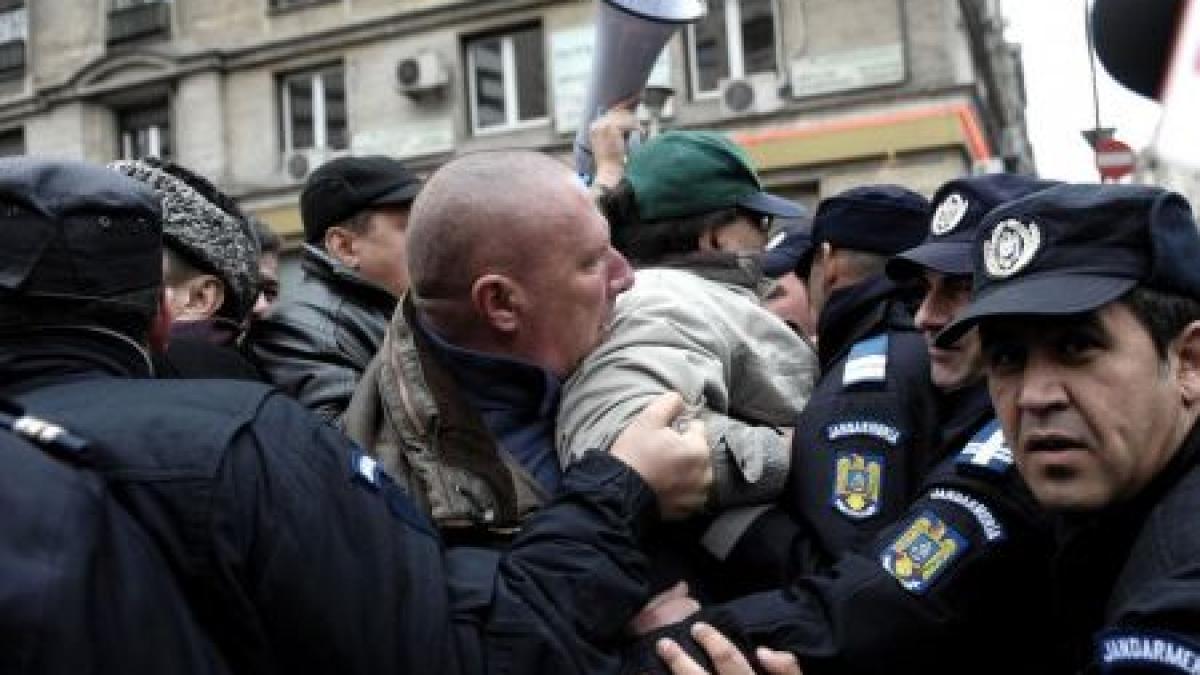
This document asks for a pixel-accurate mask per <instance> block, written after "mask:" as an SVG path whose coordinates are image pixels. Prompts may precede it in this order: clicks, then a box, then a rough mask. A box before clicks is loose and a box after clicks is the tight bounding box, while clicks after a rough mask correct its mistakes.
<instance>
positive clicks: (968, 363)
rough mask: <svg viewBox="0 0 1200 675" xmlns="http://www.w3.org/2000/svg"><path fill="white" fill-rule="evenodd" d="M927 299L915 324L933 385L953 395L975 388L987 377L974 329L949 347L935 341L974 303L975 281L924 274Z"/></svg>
mask: <svg viewBox="0 0 1200 675" xmlns="http://www.w3.org/2000/svg"><path fill="white" fill-rule="evenodd" d="M922 287H923V288H924V295H923V297H922V298H921V305H920V307H918V308H917V313H916V314H915V315H914V317H913V320H914V322H915V323H916V326H917V330H919V331H921V335H923V336H924V337H925V347H926V349H927V350H928V351H929V369H930V375H931V376H932V378H933V384H934V386H936V387H937V388H938V389H940V390H941V391H943V392H950V391H954V390H956V389H961V388H963V387H965V386H968V385H971V384H974V383H975V382H976V381H977V380H978V379H979V378H981V377H983V354H982V352H981V351H980V348H979V333H978V331H976V330H974V329H972V330H971V331H968V332H967V333H966V334H965V335H963V336H962V337H961V338H959V339H958V341H957V342H955V343H954V344H953V345H950V346H949V347H938V346H937V345H935V344H934V341H933V340H934V338H935V337H937V334H938V333H940V332H941V330H942V329H943V328H945V327H946V326H947V325H948V324H949V323H950V322H951V321H953V320H954V317H956V316H958V314H959V313H960V312H962V311H963V309H965V308H966V306H967V305H968V304H969V303H970V302H971V277H969V276H947V275H945V274H942V273H941V272H937V271H935V270H931V269H924V270H923V271H922Z"/></svg>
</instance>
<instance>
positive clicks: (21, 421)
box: [0, 414, 87, 455]
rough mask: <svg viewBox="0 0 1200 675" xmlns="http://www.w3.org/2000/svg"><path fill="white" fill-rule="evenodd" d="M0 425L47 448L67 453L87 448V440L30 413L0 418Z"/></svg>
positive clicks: (75, 453) (76, 452) (72, 453)
mask: <svg viewBox="0 0 1200 675" xmlns="http://www.w3.org/2000/svg"><path fill="white" fill-rule="evenodd" d="M0 427H4V428H7V429H10V430H11V431H13V432H14V433H16V434H17V435H18V436H21V437H22V438H24V439H25V440H27V441H29V442H31V443H33V444H34V445H38V446H41V447H42V448H45V449H47V450H58V451H62V452H65V453H67V454H69V455H78V454H79V453H81V452H83V451H84V450H86V449H87V441H85V440H83V439H82V438H80V437H78V436H76V435H75V434H72V433H71V432H69V431H67V430H66V429H63V428H62V427H60V426H58V425H57V424H54V423H53V422H48V421H46V420H44V419H41V418H38V417H33V416H32V415H22V416H20V417H10V416H9V415H7V414H5V415H3V417H2V418H0Z"/></svg>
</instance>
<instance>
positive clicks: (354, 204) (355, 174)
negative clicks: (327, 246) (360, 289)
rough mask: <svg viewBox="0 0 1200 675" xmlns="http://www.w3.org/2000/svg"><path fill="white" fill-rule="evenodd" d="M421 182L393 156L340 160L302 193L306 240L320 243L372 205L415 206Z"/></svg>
mask: <svg viewBox="0 0 1200 675" xmlns="http://www.w3.org/2000/svg"><path fill="white" fill-rule="evenodd" d="M420 191H421V179H419V178H418V177H417V175H416V174H414V173H413V172H412V171H409V170H408V167H406V166H404V164H402V163H401V162H399V161H397V160H394V159H392V158H390V157H383V156H379V155H374V156H370V157H339V158H338V159H333V160H330V161H328V162H326V163H324V164H322V165H321V166H319V167H317V169H316V170H315V171H313V172H312V174H311V175H310V176H309V177H308V181H307V182H305V184H304V190H303V191H302V192H301V193H300V220H301V222H302V223H303V224H304V238H305V239H306V240H307V241H308V242H309V243H310V244H315V243H319V242H320V241H321V240H323V239H324V238H325V231H326V230H328V229H329V228H330V227H331V226H333V225H338V224H340V223H344V222H346V221H347V220H349V219H350V218H351V217H353V216H354V215H355V214H357V213H358V212H360V211H362V210H363V209H366V208H368V207H371V206H384V205H401V206H402V205H405V204H411V203H412V201H413V200H414V199H416V197H417V193H418V192H420Z"/></svg>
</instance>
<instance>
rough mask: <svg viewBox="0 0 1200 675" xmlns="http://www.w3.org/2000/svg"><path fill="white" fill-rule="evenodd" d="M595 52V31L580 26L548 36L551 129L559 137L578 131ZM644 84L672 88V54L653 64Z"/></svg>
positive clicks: (661, 57) (667, 53)
mask: <svg viewBox="0 0 1200 675" xmlns="http://www.w3.org/2000/svg"><path fill="white" fill-rule="evenodd" d="M595 48H596V30H595V28H593V27H592V26H580V27H578V28H568V29H564V30H560V31H558V32H556V33H554V34H553V35H551V36H550V68H551V90H552V91H553V95H554V128H555V129H556V130H557V131H558V132H559V133H566V132H569V131H574V130H575V129H576V128H578V127H579V120H580V118H581V117H583V109H584V107H585V106H586V105H587V94H588V87H589V86H590V85H591V81H592V52H593V51H595ZM647 84H653V85H662V86H670V85H671V50H670V47H669V46H668V47H666V48H664V49H663V53H662V54H661V55H660V56H659V57H658V61H656V62H655V63H654V68H653V69H652V70H651V71H650V78H649V80H648V81H647Z"/></svg>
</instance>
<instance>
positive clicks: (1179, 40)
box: [1154, 0, 1200, 168]
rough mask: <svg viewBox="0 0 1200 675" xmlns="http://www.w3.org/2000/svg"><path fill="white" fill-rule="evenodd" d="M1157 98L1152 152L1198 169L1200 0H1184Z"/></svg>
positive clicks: (1199, 154)
mask: <svg viewBox="0 0 1200 675" xmlns="http://www.w3.org/2000/svg"><path fill="white" fill-rule="evenodd" d="M1159 98H1160V99H1161V100H1162V102H1163V118H1162V122H1161V123H1159V127H1158V137H1157V138H1156V139H1155V143H1154V146H1155V148H1154V149H1155V153H1156V154H1157V155H1159V156H1160V157H1163V158H1165V159H1167V160H1169V161H1173V162H1177V163H1181V164H1186V165H1189V166H1191V167H1194V168H1200V125H1198V124H1197V123H1196V120H1198V119H1200V1H1198V0H1187V6H1186V8H1185V9H1184V12H1183V20H1182V23H1181V24H1180V26H1179V31H1178V33H1177V37H1176V39H1175V48H1174V53H1173V54H1172V56H1171V65H1170V67H1169V68H1168V70H1167V82H1166V87H1165V89H1164V90H1163V93H1162V95H1161V96H1159Z"/></svg>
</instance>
